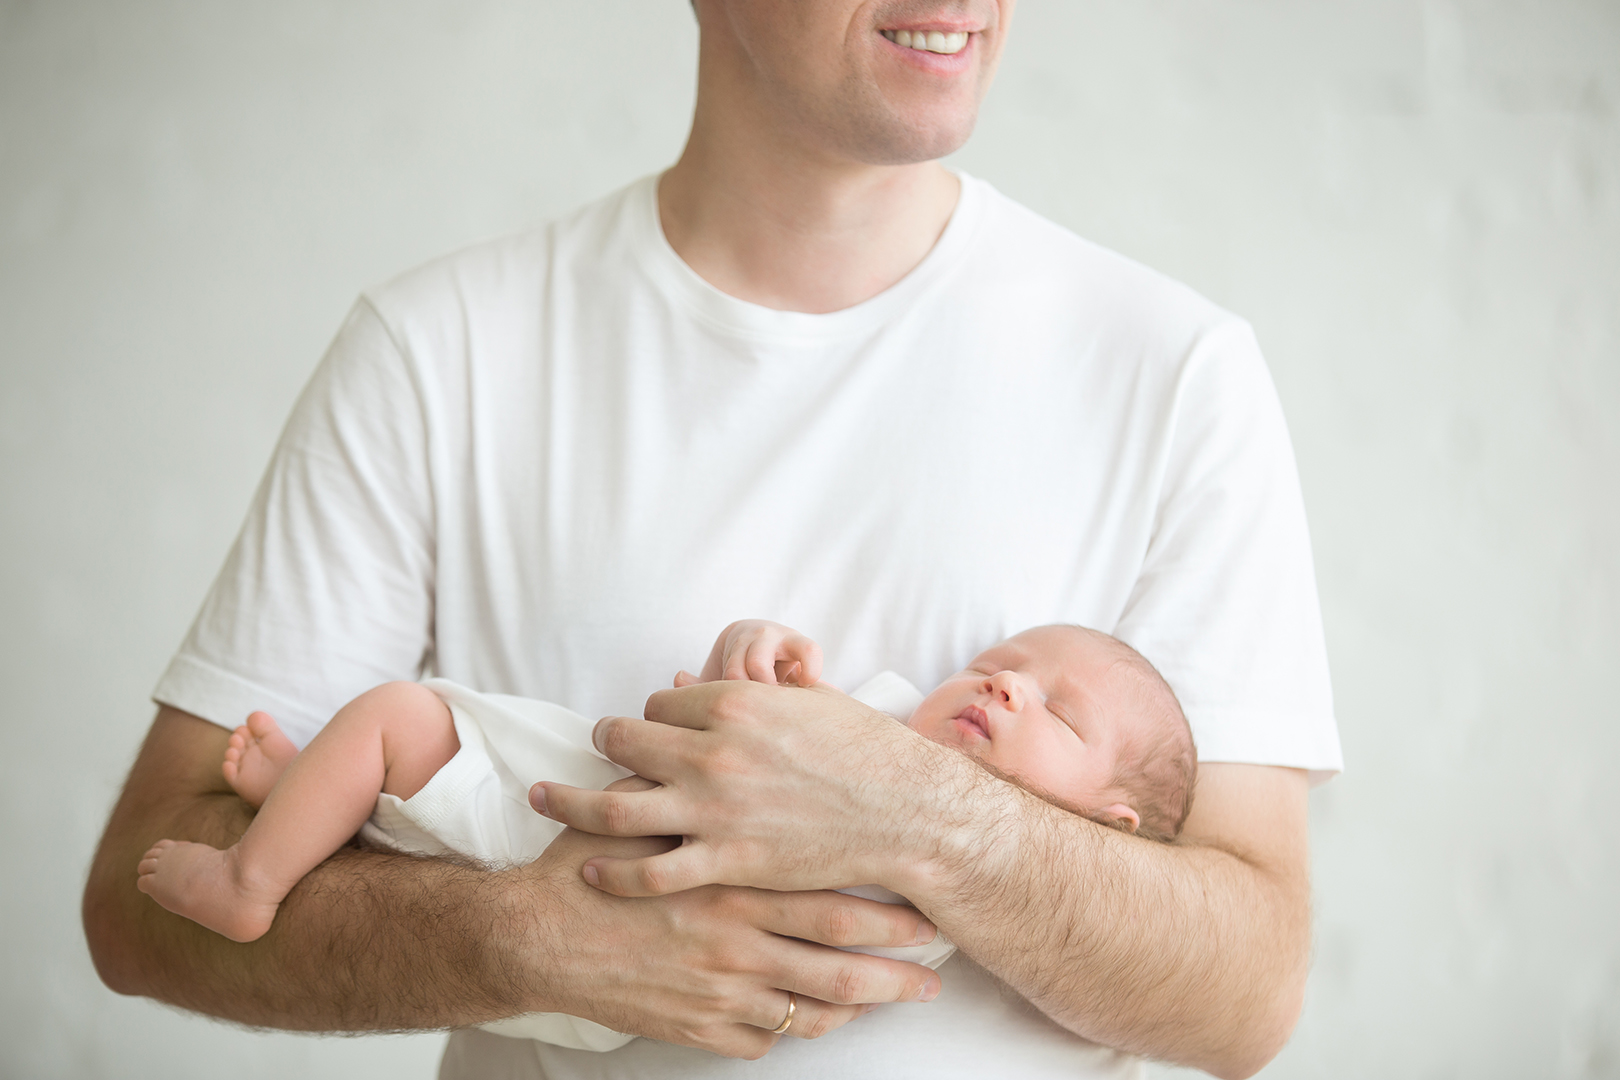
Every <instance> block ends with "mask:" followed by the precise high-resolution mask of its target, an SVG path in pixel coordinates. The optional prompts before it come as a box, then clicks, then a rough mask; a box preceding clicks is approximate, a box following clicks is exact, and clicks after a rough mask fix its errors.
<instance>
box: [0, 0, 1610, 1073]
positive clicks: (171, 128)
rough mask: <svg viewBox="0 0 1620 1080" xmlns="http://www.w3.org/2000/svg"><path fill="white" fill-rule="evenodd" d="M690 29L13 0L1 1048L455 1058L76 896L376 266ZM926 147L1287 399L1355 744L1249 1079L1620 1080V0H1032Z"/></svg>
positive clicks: (582, 10)
mask: <svg viewBox="0 0 1620 1080" xmlns="http://www.w3.org/2000/svg"><path fill="white" fill-rule="evenodd" d="M695 42H696V35H695V30H694V26H693V22H692V17H691V14H690V12H689V10H688V8H687V5H686V3H685V0H593V2H591V3H588V4H587V3H563V2H559V0H386V2H385V0H341V2H340V0H326V2H321V0H281V2H279V3H275V4H247V3H241V2H225V3H221V2H208V0H142V2H141V3H138V4H136V3H127V2H121V0H100V2H98V0H51V2H45V0H39V2H30V0H0V613H3V616H4V617H3V619H0V688H3V690H4V694H5V701H6V704H5V706H4V714H3V715H4V721H3V723H0V824H3V827H4V831H5V835H6V837H7V863H8V868H7V870H6V871H5V872H4V873H3V874H0V1076H5V1077H27V1078H33V1077H41V1078H46V1077H52V1078H54V1077H144V1076H152V1077H163V1078H185V1077H199V1078H201V1077H213V1076H216V1075H218V1074H219V1073H220V1072H221V1067H222V1063H223V1064H224V1065H225V1066H226V1067H227V1068H228V1071H229V1072H230V1073H231V1074H233V1075H234V1076H237V1077H240V1078H243V1080H246V1078H249V1077H279V1076H287V1075H302V1076H312V1077H334V1078H336V1077H342V1078H345V1080H362V1078H367V1077H379V1078H381V1077H387V1078H390V1080H411V1078H423V1077H428V1076H431V1075H432V1074H433V1072H434V1068H435V1064H436V1060H437V1047H438V1045H439V1043H440V1041H441V1037H440V1036H433V1035H427V1036H412V1037H394V1038H388V1039H330V1038H328V1039H314V1038H307V1037H295V1036H289V1035H279V1034H260V1033H252V1032H246V1031H242V1030H240V1029H237V1028H233V1027H230V1026H226V1025H222V1024H217V1023H213V1022H210V1021H206V1020H202V1019H199V1018H195V1017H191V1016H186V1015H183V1014H180V1013H177V1012H174V1011H171V1010H167V1009H164V1008H162V1007H160V1006H157V1005H154V1004H151V1003H149V1002H145V1001H139V1000H128V999H122V998H118V997H116V996H115V995H113V994H112V993H110V992H109V991H107V990H105V989H103V988H102V987H101V985H100V983H99V982H98V981H97V980H96V977H95V974H94V972H93V970H92V969H91V966H90V963H89V959H88V956H87V954H86V951H85V948H84V945H83V940H82V937H81V935H80V931H79V924H78V900H79V892H80V889H81V887H82V883H83V879H84V875H85V869H86V866H87V863H88V860H89V858H90V853H91V851H92V848H93V845H94V843H95V841H96V838H97V836H98V834H99V830H100V827H101V824H102V822H103V820H104V818H105V815H106V813H107V811H108V809H109V807H110V805H111V803H112V800H113V798H114V796H115V794H116V791H117V788H118V785H119V783H120V782H121V780H122V777H123V774H124V772H125V770H126V769H127V767H128V765H129V763H130V761H131V759H132V756H133V754H134V751H135V747H136V745H137V742H138V740H139V738H140V736H141V734H142V732H143V731H144V729H145V726H146V724H147V723H148V721H149V720H150V716H151V706H150V704H149V703H148V701H147V693H148V691H149V690H150V687H151V685H152V684H153V682H154V681H155V680H156V678H157V676H158V674H159V673H160V671H161V670H162V668H163V666H164V664H165V662H166V660H167V658H168V656H169V655H170V653H171V652H172V650H173V649H174V648H175V647H176V645H177V644H178V642H179V640H180V638H181V636H182V634H183V633H184V631H185V628H186V626H187V624H188V622H189V621H190V619H191V616H192V614H193V612H194V611H195V609H196V607H197V605H198V603H199V602H200V600H201V598H202V595H203V592H204V590H205V589H206V587H207V585H208V582H209V581H210V580H211V578H212V576H213V574H214V572H215V570H216V569H217V567H218V565H219V563H220V561H221V559H222V558H223V556H224V554H225V550H226V547H227V546H228V544H229V543H230V540H231V538H232V536H233V534H234V532H235V530H236V528H237V526H238V524H239V521H240V517H241V515H242V513H243V511H244V510H245V508H246V506H247V503H248V499H249V497H250V495H251V492H252V489H253V486H254V483H255V482H256V479H257V477H258V474H259V471H260V469H261V468H262V467H263V465H264V462H265V461H266V459H267V455H268V454H269V451H270V448H271V446H272V444H273V442H274V439H275V437H276V433H277V431H278V429H279V426H280V424H281V421H282V419H283V417H284V416H285V413H286V411H287V409H288V407H289V406H290V404H291V402H292V399H293V396H294V395H295V393H296V392H297V390H298V388H299V387H300V385H301V384H302V382H303V380H304V379H305V378H306V377H307V376H308V374H309V372H310V371H311V369H312V368H313V366H314V364H315V362H316V360H317V359H318V358H319V356H320V354H321V352H322V350H323V348H324V346H325V344H326V342H327V340H328V339H329V337H330V336H331V334H332V333H333V332H334V331H335V329H336V327H337V325H338V322H339V320H340V318H341V317H342V315H343V313H344V312H345V310H346V309H347V308H348V306H349V304H350V303H351V301H352V299H353V298H354V296H355V295H356V293H357V292H358V291H359V290H360V289H361V288H363V287H365V286H367V285H369V284H373V283H376V282H378V281H381V280H383V279H386V278H387V277H390V276H392V275H393V274H395V273H397V272H399V271H401V270H403V269H406V268H408V267H410V266H412V265H414V264H416V263H419V262H422V261H424V260H426V259H428V258H430V257H432V256H434V255H436V254H439V253H442V252H444V251H446V250H449V249H452V248H455V247H457V246H460V245H462V244H465V243H468V242H471V241H474V240H477V239H480V238H484V237H488V236H493V235H499V234H501V233H506V232H511V231H515V230H518V229H521V228H525V227H529V226H532V225H534V224H537V223H539V222H542V221H544V220H545V219H547V218H548V217H550V216H552V215H555V214H558V213H560V212H563V211H565V210H568V209H570V208H572V207H574V206H576V205H578V204H579V203H581V202H584V201H586V200H588V199H590V198H592V197H594V196H596V195H598V194H601V193H604V192H606V191H608V190H610V189H612V188H615V187H617V186H619V185H622V184H624V183H626V182H628V181H630V180H632V179H634V178H636V177H638V176H640V175H644V174H646V173H649V172H652V171H655V170H658V169H660V168H662V167H663V166H665V165H667V164H668V163H669V162H670V161H671V160H673V158H674V156H675V155H676V154H677V152H678V151H679V148H680V145H681V142H682V139H683V137H684V134H685V125H686V122H687V119H688V115H689V111H690V108H691V101H692V90H693V78H694V50H695ZM956 164H957V165H958V166H959V167H961V168H963V169H966V170H967V171H969V172H972V173H974V174H976V175H979V176H983V177H985V178H987V179H989V180H991V181H992V182H993V183H995V184H996V185H997V186H999V187H1000V188H1001V189H1002V190H1003V191H1005V192H1007V193H1008V194H1010V195H1012V196H1013V197H1014V198H1017V199H1020V200H1022V201H1024V202H1025V203H1027V204H1028V205H1030V206H1032V207H1033V208H1034V209H1036V210H1037V211H1039V212H1041V213H1044V214H1046V215H1048V216H1049V217H1052V218H1054V219H1056V220H1057V221H1059V222H1061V223H1063V224H1065V225H1067V226H1068V227H1070V228H1072V229H1074V230H1076V231H1077V232H1080V233H1082V234H1083V235H1086V236H1089V237H1091V238H1092V239H1095V240H1098V241H1100V242H1102V243H1104V244H1107V245H1109V246H1111V247H1114V248H1116V249H1118V250H1120V251H1123V252H1125V253H1126V254H1128V255H1131V256H1133V257H1135V258H1137V259H1140V260H1142V261H1144V262H1147V263H1149V264H1151V265H1153V266H1156V267H1158V268H1160V269H1162V270H1165V271H1167V272H1169V273H1171V274H1172V275H1175V276H1177V277H1180V278H1182V279H1183V280H1185V281H1187V282H1189V283H1190V284H1192V285H1193V286H1195V287H1196V288H1198V289H1200V290H1202V291H1203V292H1205V293H1206V294H1208V295H1210V296H1212V297H1213V298H1215V299H1216V300H1217V301H1219V302H1220V303H1222V304H1224V305H1226V306H1227V307H1229V308H1232V309H1234V310H1236V311H1238V312H1239V313H1241V314H1243V315H1245V316H1247V317H1248V318H1249V319H1251V320H1252V321H1253V322H1254V324H1255V325H1256V327H1257V329H1258V331H1259V334H1260V339H1261V342H1262V344H1263V345H1264V347H1265V349H1266V352H1267V356H1268V358H1269V360H1270V363H1271V366H1272V370H1273V372H1274V374H1275V377H1276V381H1277V384H1278V387H1279V389H1280V391H1281V394H1282V399H1283V403H1284V407H1285V409H1286V411H1287V414H1288V417H1289V421H1290V425H1291V428H1292V431H1293V434H1294V438H1295V442H1296V446H1297V451H1298V457H1299V465H1300V471H1301V475H1302V478H1303V483H1304V488H1305V497H1306V503H1307V506H1308V508H1309V511H1310V515H1311V525H1312V532H1313V539H1314V544H1315V551H1316V557H1317V564H1318V571H1319V577H1320V585H1321V591H1322V600H1323V608H1324V613H1325V618H1326V623H1327V636H1328V643H1329V648H1330V653H1331V659H1332V664H1333V674H1334V679H1335V687H1336V700H1337V708H1338V715H1339V723H1340V727H1341V731H1342V735H1343V740H1344V746H1345V753H1346V758H1347V760H1348V765H1349V771H1348V772H1347V773H1346V774H1345V775H1344V776H1343V777H1341V778H1340V779H1338V780H1335V781H1334V782H1332V783H1331V784H1329V785H1328V786H1327V787H1325V788H1323V789H1320V790H1319V791H1317V792H1316V793H1315V795H1314V796H1313V804H1312V814H1313V823H1314V845H1315V847H1314V851H1315V873H1316V878H1315V884H1316V906H1317V929H1316V937H1317V950H1316V963H1315V968H1314V971H1313V974H1312V978H1311V984H1310V992H1309V1000H1308V1003H1307V1006H1306V1010H1305V1016H1304V1019H1303V1021H1302V1022H1301V1024H1300V1027H1299V1030H1298V1032H1297V1034H1296V1035H1295V1038H1294V1041H1293V1043H1292V1044H1291V1045H1290V1047H1289V1048H1288V1049H1287V1050H1286V1051H1285V1052H1284V1053H1283V1055H1282V1056H1281V1057H1280V1058H1279V1059H1278V1061H1277V1062H1276V1063H1275V1064H1274V1065H1273V1066H1271V1067H1270V1068H1269V1069H1268V1070H1267V1071H1266V1073H1265V1074H1264V1075H1266V1076H1267V1077H1273V1078H1282V1077H1304V1076H1328V1077H1331V1076H1391V1077H1449V1076H1459V1077H1460V1076H1467V1077H1504V1078H1506V1077H1527V1076H1536V1077H1555V1076H1556V1077H1577V1076H1620V927H1617V925H1616V919H1615V912H1616V911H1620V799H1617V797H1616V794H1615V780H1614V775H1615V762H1616V758H1617V752H1620V708H1617V706H1616V704H1615V701H1616V690H1617V679H1616V676H1617V674H1620V671H1617V667H1620V664H1617V657H1620V499H1617V492H1620V2H1616V0H1358V2H1356V3H1327V2H1321V0H1287V2H1285V0H1196V2H1195V0H1024V2H1023V4H1022V5H1021V7H1020V10H1019V14H1018V19H1017V26H1016V30H1015V33H1014V35H1013V38H1012V41H1011V44H1010V46H1009V48H1008V51H1007V56H1006V60H1005V63H1004V65H1003V70H1002V74H1001V77H1000V81H999V83H998V85H997V87H996V89H995V90H994V91H993V93H992V94H991V96H990V98H989V100H988V102H987V104H986V107H985V110H984V113H983V117H982V119H981V122H980V125H979V131H978V134H977V135H976V136H975V138H974V140H973V142H971V143H970V144H969V146H968V147H967V149H965V150H964V151H962V152H961V153H960V154H959V155H958V157H957V159H956ZM131 872H132V873H133V868H131ZM1155 1071H1157V1070H1155Z"/></svg>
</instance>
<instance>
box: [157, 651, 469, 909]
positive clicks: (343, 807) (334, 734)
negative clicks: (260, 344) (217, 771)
mask: <svg viewBox="0 0 1620 1080" xmlns="http://www.w3.org/2000/svg"><path fill="white" fill-rule="evenodd" d="M254 719H255V720H257V721H259V723H260V726H261V727H264V726H265V725H268V727H269V728H272V729H273V728H274V727H275V722H274V721H273V720H271V719H270V717H269V716H268V715H265V714H262V713H255V714H254ZM250 726H251V725H250ZM254 734H256V735H258V736H259V738H260V741H264V739H265V738H266V737H267V736H266V735H265V734H264V733H262V732H259V731H255V732H254ZM274 734H275V735H276V736H280V732H279V730H278V731H275V733H274ZM460 745H461V744H460V741H459V740H458V739H457V738H456V728H455V722H454V721H453V720H452V718H451V715H450V708H449V706H447V705H445V703H444V702H443V701H441V700H440V699H439V697H438V695H436V694H435V693H433V691H431V690H429V689H428V688H427V687H425V686H421V685H418V684H417V683H388V684H386V685H384V686H379V687H377V688H376V689H374V690H368V691H366V692H365V693H364V694H361V695H360V696H359V697H357V698H355V699H354V700H353V701H351V702H349V703H348V704H347V705H345V706H344V707H343V708H342V709H340V710H338V714H337V715H336V716H334V717H333V718H332V719H331V721H330V722H329V723H328V724H327V725H326V727H324V728H322V729H321V733H320V734H319V735H317V736H315V738H314V739H313V740H311V742H310V744H309V746H308V747H306V748H305V749H304V751H303V752H302V753H299V754H297V755H296V756H295V757H293V758H292V760H291V761H290V762H287V763H286V765H285V772H283V773H282V774H281V776H280V778H279V779H277V780H276V781H275V783H274V786H273V787H271V788H270V791H269V794H268V796H267V797H265V799H264V806H263V808H262V809H260V810H259V813H258V814H257V815H256V816H255V817H254V819H253V821H252V823H251V824H249V825H248V829H247V832H245V833H243V834H242V839H241V840H239V841H237V842H236V843H235V844H233V845H232V846H231V847H229V848H226V849H224V850H223V851H222V850H220V849H219V848H214V847H209V846H208V845H207V844H192V843H180V842H176V841H174V840H159V841H158V842H157V844H155V845H154V846H153V847H152V849H151V850H150V851H148V852H147V853H146V855H145V856H144V857H143V858H142V859H141V864H140V866H139V868H138V869H137V873H138V874H139V877H138V878H137V880H136V885H137V886H138V887H139V888H140V890H141V891H142V892H144V893H147V894H148V895H150V896H151V897H152V898H153V899H154V900H156V901H157V902H158V903H160V904H162V905H163V906H164V907H166V908H168V909H169V910H170V911H172V912H174V913H175V914H177V915H184V916H185V917H186V918H188V919H191V920H192V921H193V922H198V923H201V924H202V925H203V926H206V927H208V928H209V929H210V930H214V931H217V932H218V933H221V934H224V935H225V936H226V937H228V938H230V939H232V940H233V941H253V940H255V939H257V938H259V937H262V936H263V935H264V933H265V931H267V930H269V929H270V923H271V921H272V920H273V919H274V918H275V914H276V909H277V908H278V907H280V906H281V901H282V900H284V899H286V897H287V894H288V893H289V892H291V891H292V888H293V886H294V885H296V884H298V882H299V881H300V880H302V879H303V876H304V875H305V874H307V873H309V872H310V871H311V870H313V869H315V867H317V866H319V865H320V864H321V863H322V862H324V861H325V860H326V859H327V858H328V857H329V856H331V855H332V853H333V852H335V851H337V850H338V849H339V848H341V847H342V846H343V845H344V844H346V843H348V841H349V839H350V837H352V836H354V834H355V833H357V832H359V831H360V826H361V825H363V824H365V822H366V819H367V818H369V817H370V816H371V812H372V810H373V808H375V807H376V805H377V795H378V793H379V792H388V793H389V794H390V795H397V796H399V797H400V798H402V799H408V798H410V797H411V796H412V795H414V794H416V792H418V791H420V790H421V789H422V787H423V785H425V784H426V783H427V782H428V780H429V779H431V778H432V776H433V774H434V773H436V772H438V771H439V770H440V769H441V768H443V767H444V765H445V763H446V762H448V761H449V760H450V759H451V758H452V757H454V756H455V753H456V751H457V750H458V749H460ZM290 748H291V744H290V743H289V744H288V749H290ZM237 749H238V752H239V756H238V760H241V757H240V748H237ZM230 764H232V761H231V758H230V753H229V751H227V766H229V765H230ZM231 771H232V770H231V769H230V768H227V776H230V773H231ZM240 778H241V777H240V776H239V777H238V778H233V779H232V780H231V782H232V784H233V785H234V784H235V783H237V779H240Z"/></svg>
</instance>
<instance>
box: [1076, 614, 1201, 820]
mask: <svg viewBox="0 0 1620 1080" xmlns="http://www.w3.org/2000/svg"><path fill="white" fill-rule="evenodd" d="M1075 629H1077V630H1084V631H1085V632H1086V633H1088V634H1095V635H1096V636H1097V637H1098V638H1100V639H1102V640H1104V641H1106V642H1107V643H1108V645H1109V646H1110V647H1111V648H1112V649H1114V651H1115V652H1116V653H1117V654H1118V659H1117V660H1115V661H1114V663H1113V664H1111V665H1110V666H1109V669H1108V670H1109V676H1110V677H1111V678H1117V679H1121V685H1122V687H1123V688H1124V692H1125V693H1126V694H1128V695H1129V696H1130V698H1131V700H1132V704H1134V705H1135V706H1136V707H1137V709H1138V712H1139V714H1140V715H1142V716H1144V717H1147V718H1149V719H1150V720H1151V721H1152V727H1151V728H1150V729H1149V730H1147V731H1138V732H1133V733H1132V734H1131V736H1130V738H1129V739H1128V740H1127V743H1126V745H1125V746H1124V747H1123V748H1122V749H1121V753H1120V755H1119V760H1118V762H1117V763H1116V764H1115V766H1114V775H1113V776H1112V777H1111V778H1110V779H1109V782H1108V787H1109V788H1110V789H1111V790H1113V791H1120V792H1124V793H1125V796H1126V802H1127V803H1128V804H1129V805H1130V807H1131V809H1133V810H1135V811H1136V813H1137V815H1138V816H1139V817H1140V818H1141V822H1140V824H1138V825H1137V827H1136V835H1137V836H1140V837H1144V838H1145V839H1148V840H1158V841H1162V842H1165V843H1168V842H1170V841H1171V840H1174V839H1175V838H1176V837H1177V836H1178V835H1180V833H1181V827H1182V826H1183V825H1185V824H1186V823H1187V813H1188V811H1189V810H1191V809H1192V797H1193V786H1194V784H1195V783H1196V782H1197V780H1198V750H1197V747H1195V746H1194V745H1193V736H1192V728H1191V727H1190V726H1189V725H1188V723H1187V716H1186V714H1185V713H1184V712H1182V711H1181V702H1179V701H1177V700H1176V693H1175V691H1174V690H1172V689H1170V684H1169V683H1167V682H1165V681H1164V676H1163V675H1160V674H1159V669H1158V668H1156V667H1154V666H1153V665H1152V664H1150V663H1148V660H1147V657H1145V656H1143V655H1142V654H1141V653H1139V652H1137V651H1136V650H1135V649H1133V648H1131V647H1130V646H1129V645H1127V644H1125V642H1123V641H1121V640H1119V639H1118V638H1116V637H1112V636H1110V635H1108V634H1104V633H1102V632H1101V631H1098V630H1091V629H1089V628H1087V627H1076V628H1075ZM1086 816H1088V817H1091V818H1092V819H1093V820H1095V821H1099V822H1100V823H1102V824H1104V825H1109V826H1112V827H1114V828H1119V829H1122V828H1124V827H1125V826H1124V823H1123V822H1120V821H1118V820H1115V819H1113V818H1110V817H1106V816H1102V815H1091V814H1088V815H1086Z"/></svg>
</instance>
